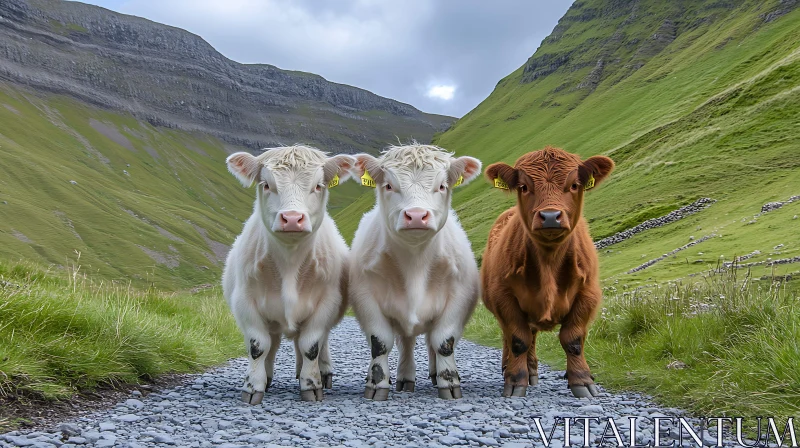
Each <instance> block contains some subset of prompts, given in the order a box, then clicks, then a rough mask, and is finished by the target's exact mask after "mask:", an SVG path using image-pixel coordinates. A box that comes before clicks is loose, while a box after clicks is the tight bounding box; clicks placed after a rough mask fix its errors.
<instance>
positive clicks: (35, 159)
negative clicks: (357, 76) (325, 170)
mask: <svg viewBox="0 0 800 448" xmlns="http://www.w3.org/2000/svg"><path fill="white" fill-rule="evenodd" d="M451 121H452V119H451V118H450V117H443V116H437V115H431V114H425V113H422V112H420V111H418V110H417V109H415V108H413V107H411V106H409V105H407V104H403V103H400V102H397V101H394V100H391V99H387V98H382V97H379V96H377V95H374V94H372V93H370V92H367V91H365V90H362V89H357V88H354V87H350V86H344V85H340V84H335V83H331V82H328V81H325V80H324V79H323V78H321V77H319V76H316V75H312V74H308V73H300V72H289V71H284V70H280V69H277V68H275V67H272V66H268V65H242V64H238V63H236V62H233V61H230V60H228V59H226V58H225V57H224V56H222V55H220V54H219V53H217V52H216V51H215V50H214V49H213V48H212V47H211V46H210V45H208V44H207V43H206V42H205V41H203V40H202V39H200V38H199V37H197V36H195V35H193V34H190V33H188V32H186V31H183V30H180V29H176V28H172V27H168V26H165V25H161V24H157V23H153V22H150V21H147V20H144V19H140V18H137V17H131V16H125V15H122V14H117V13H114V12H111V11H108V10H105V9H103V8H98V7H95V6H89V5H84V4H80V3H74V2H65V1H56V0H30V1H27V0H4V1H2V2H0V257H2V258H4V259H12V260H20V259H22V260H26V261H27V260H31V261H34V262H37V263H41V264H44V265H53V266H72V265H73V264H74V265H78V264H80V265H81V266H82V269H83V271H84V272H86V271H89V272H92V273H94V274H96V275H98V276H99V277H100V278H105V279H110V280H114V281H119V282H125V283H127V282H133V283H134V284H135V285H138V286H144V285H150V284H153V283H155V284H156V285H157V286H159V287H163V288H167V289H171V288H186V287H193V286H197V285H200V284H208V283H216V282H217V281H218V280H219V275H220V272H221V267H222V263H223V261H224V257H225V254H226V251H227V247H228V245H229V244H230V243H231V242H232V241H233V238H234V237H235V236H236V235H237V234H238V233H239V232H240V231H241V226H242V221H243V220H244V219H246V218H247V217H248V216H249V214H250V211H251V208H252V200H253V194H252V190H245V189H243V188H241V186H240V185H239V184H238V182H236V180H235V179H234V178H233V177H232V176H231V175H230V174H229V173H228V172H227V169H226V167H225V163H224V161H225V158H226V156H227V155H228V154H229V153H230V152H232V151H236V150H243V149H245V148H250V149H254V148H261V147H265V146H270V145H277V144H282V143H295V142H305V143H311V144H316V145H319V146H320V147H321V148H323V149H324V150H327V151H331V152H335V151H343V152H355V151H373V152H374V151H377V150H378V149H380V148H381V147H383V146H385V145H386V144H387V143H389V142H392V141H395V140H396V138H398V137H400V138H412V137H413V138H417V139H419V140H421V141H427V140H428V139H430V137H431V136H432V135H433V134H434V132H437V131H439V130H441V129H443V127H446V126H447V125H449V123H450V122H451ZM360 193H361V190H359V189H358V187H356V186H355V185H354V184H346V185H342V186H341V187H339V188H337V189H335V190H333V191H332V193H331V204H330V206H331V209H332V210H336V209H338V208H341V207H343V206H344V205H346V204H349V203H350V202H352V200H353V199H354V198H355V197H357V196H358V195H359V194H360Z"/></svg>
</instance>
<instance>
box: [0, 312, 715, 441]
mask: <svg viewBox="0 0 800 448" xmlns="http://www.w3.org/2000/svg"><path fill="white" fill-rule="evenodd" d="M331 343H332V345H331V351H332V356H333V359H334V362H335V369H336V370H335V376H334V389H333V390H326V391H325V400H324V401H323V402H322V403H304V402H300V401H299V399H298V385H297V380H295V378H294V353H293V348H292V344H291V343H288V342H287V341H284V343H283V344H282V345H281V348H280V351H279V352H278V357H277V362H276V364H277V366H276V373H275V380H274V382H273V385H272V388H270V390H269V391H268V393H267V394H266V395H265V396H264V402H263V404H262V405H260V406H255V407H249V406H246V405H244V404H242V403H240V402H239V395H240V393H239V386H240V385H241V382H242V379H243V375H244V372H245V368H246V366H247V360H246V359H244V358H242V359H235V360H232V361H231V362H230V363H228V364H227V365H225V366H224V367H221V368H218V369H215V370H212V371H209V372H206V373H204V374H199V375H196V376H194V377H193V379H191V380H189V382H187V383H186V384H184V385H182V386H178V387H175V388H174V389H168V390H164V391H160V392H158V393H152V394H150V395H148V396H147V397H146V398H144V397H140V396H136V395H132V396H131V397H130V399H128V400H127V401H125V402H123V403H120V404H118V405H117V406H116V407H115V408H113V409H109V410H107V411H103V412H99V413H97V414H94V415H92V416H89V417H84V418H81V419H79V420H77V421H73V422H67V423H64V424H61V425H60V427H59V428H58V429H56V428H53V431H54V432H36V433H25V434H23V433H16V432H12V433H8V434H5V435H0V446H1V447H14V446H42V447H45V446H46V447H52V446H53V445H56V446H61V447H62V448H70V447H72V446H95V447H103V446H118V447H126V446H127V447H140V446H172V445H174V446H189V447H206V446H221V447H235V446H348V447H357V446H367V445H371V446H440V445H444V446H453V445H472V446H478V445H487V446H506V447H525V446H542V439H541V437H540V435H539V433H538V431H537V430H536V427H535V426H534V424H533V422H532V420H531V419H532V417H541V418H542V420H541V421H542V425H543V426H544V428H545V431H546V433H547V434H548V436H549V431H550V427H551V426H552V424H553V419H554V417H556V416H560V417H569V416H572V417H576V416H598V417H602V418H608V417H614V418H615V421H616V423H617V424H618V425H619V426H620V431H621V432H622V433H623V437H625V438H627V437H628V435H629V434H630V433H629V431H628V430H627V429H626V428H627V426H626V423H627V422H628V419H627V416H639V417H649V418H653V417H656V416H664V415H665V414H666V415H670V416H674V415H678V414H680V411H678V410H675V409H663V408H658V407H657V406H654V405H653V404H652V403H650V402H649V401H647V400H646V399H644V398H642V397H641V396H638V395H634V394H622V395H612V394H608V393H602V394H601V395H600V396H599V397H596V398H594V399H591V400H587V399H582V400H580V399H576V398H573V397H572V395H571V393H570V392H569V389H567V383H566V380H564V379H563V378H562V376H563V373H564V372H563V371H552V370H550V369H549V368H548V367H547V366H542V367H540V382H539V385H538V386H537V387H531V388H529V389H528V397H526V398H502V397H500V392H501V391H502V387H503V378H502V375H501V373H500V352H499V350H496V349H493V348H487V347H483V346H480V345H476V344H472V343H470V342H467V341H461V343H460V344H459V345H458V348H457V351H456V358H457V363H458V368H459V371H460V373H461V378H462V390H463V394H464V398H463V399H461V400H453V401H443V400H439V399H438V398H437V396H436V391H435V390H434V388H433V386H432V385H431V384H430V382H429V381H428V379H427V378H428V375H427V352H426V349H425V346H424V344H423V342H422V339H420V340H419V341H418V342H417V349H416V359H417V380H418V382H417V390H416V392H414V393H400V392H394V391H393V392H392V393H391V395H390V396H389V400H388V401H386V402H371V401H367V400H365V399H364V398H362V394H363V390H364V378H365V376H366V369H367V367H368V364H369V356H370V355H369V347H368V346H367V344H366V342H365V340H364V337H363V336H362V334H361V331H360V330H359V328H358V324H357V323H356V322H355V320H353V319H352V318H345V320H344V321H343V322H342V323H341V324H340V325H339V326H338V327H337V328H336V329H335V330H334V331H333V334H332V335H331ZM396 355H397V351H396V350H394V351H393V356H392V357H391V358H390V363H391V364H390V365H391V367H392V369H395V367H396V365H397V356H396ZM134 394H138V392H135V393H134ZM641 420H642V421H641V422H638V421H637V426H638V427H639V428H640V429H639V432H638V433H637V435H641V439H642V440H644V441H649V440H652V435H653V434H652V423H647V422H645V421H644V420H645V419H641ZM604 427H605V420H603V423H602V424H594V425H591V424H590V431H591V443H592V444H594V443H595V440H596V439H597V438H598V437H599V436H600V435H601V434H602V432H603V430H604ZM668 432H669V431H668ZM570 433H571V434H572V437H573V444H578V445H580V444H581V442H582V437H583V427H582V424H581V423H577V424H576V425H575V426H573V428H572V431H571V432H570ZM555 437H556V439H557V440H555V441H554V442H553V443H552V444H551V445H550V446H551V447H556V448H560V447H561V446H562V441H563V425H560V426H558V427H557V429H556V430H555ZM707 437H708V436H707V435H706V438H707ZM637 438H639V437H637ZM625 443H626V445H627V444H628V441H627V440H626V442H625ZM676 445H677V444H676Z"/></svg>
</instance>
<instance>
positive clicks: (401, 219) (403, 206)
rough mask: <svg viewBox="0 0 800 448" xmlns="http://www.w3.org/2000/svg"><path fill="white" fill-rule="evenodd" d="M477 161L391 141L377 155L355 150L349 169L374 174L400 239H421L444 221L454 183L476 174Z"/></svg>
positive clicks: (387, 215)
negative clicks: (353, 164)
mask: <svg viewBox="0 0 800 448" xmlns="http://www.w3.org/2000/svg"><path fill="white" fill-rule="evenodd" d="M480 170H481V162H480V161H479V160H478V159H475V158H472V157H466V156H464V157H458V158H455V157H453V156H452V155H451V154H450V153H448V152H446V151H444V150H442V149H441V148H438V147H436V146H431V145H407V146H394V147H390V148H389V149H388V150H386V151H384V152H383V153H382V154H381V157H380V158H375V157H373V156H371V155H369V154H359V155H357V156H356V164H355V168H354V169H353V174H354V175H356V176H358V177H361V176H363V175H364V173H365V171H367V172H368V173H369V175H370V177H372V178H373V179H374V180H375V184H376V188H377V190H378V191H377V201H378V207H379V210H380V213H381V216H382V218H383V221H384V223H385V225H386V227H387V228H388V230H389V231H390V232H391V233H392V234H393V235H395V236H396V237H398V238H399V239H401V240H404V241H407V242H410V243H419V242H422V241H425V240H427V239H430V238H431V237H432V236H433V235H434V234H436V232H438V231H439V230H441V229H442V227H444V225H445V223H446V222H447V216H448V215H449V213H450V201H451V198H452V191H453V188H455V187H456V184H459V185H464V184H467V183H469V182H470V181H471V180H472V179H474V178H475V177H476V176H478V174H480Z"/></svg>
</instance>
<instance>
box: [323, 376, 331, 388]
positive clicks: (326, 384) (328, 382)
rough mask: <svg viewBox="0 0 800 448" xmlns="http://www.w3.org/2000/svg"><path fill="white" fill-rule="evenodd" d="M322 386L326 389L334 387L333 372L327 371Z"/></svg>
mask: <svg viewBox="0 0 800 448" xmlns="http://www.w3.org/2000/svg"><path fill="white" fill-rule="evenodd" d="M322 387H324V388H325V389H333V374H332V373H326V374H325V375H322Z"/></svg>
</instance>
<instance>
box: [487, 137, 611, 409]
mask: <svg viewBox="0 0 800 448" xmlns="http://www.w3.org/2000/svg"><path fill="white" fill-rule="evenodd" d="M612 169H614V162H613V161H612V160H611V159H609V158H608V157H604V156H594V157H590V158H588V159H587V160H584V161H581V159H580V157H578V156H577V155H575V154H570V153H568V152H566V151H563V150H561V149H557V148H552V147H546V148H544V149H542V150H540V151H534V152H530V153H528V154H525V155H523V156H522V157H520V158H519V159H518V160H517V162H516V164H515V165H514V167H511V166H508V165H507V164H505V163H502V162H501V163H495V164H493V165H491V166H489V168H487V169H486V177H487V178H488V179H489V180H491V181H492V182H494V184H495V186H497V187H498V188H503V189H508V190H513V191H516V194H517V205H516V206H515V207H512V208H510V209H508V210H506V211H505V212H503V214H501V215H500V217H499V218H497V221H495V223H494V226H493V227H492V230H491V232H490V233H489V240H488V242H487V244H486V251H485V252H484V254H483V265H482V267H481V279H482V281H483V302H484V304H486V308H488V309H489V311H491V312H492V313H493V314H494V315H495V317H496V318H497V320H498V322H499V323H500V327H501V329H502V331H503V361H502V364H503V376H504V378H505V387H504V388H503V396H505V397H508V396H518V397H522V396H525V394H526V392H527V387H528V385H529V384H533V385H535V384H537V383H538V382H539V374H538V368H539V367H538V364H539V361H538V359H537V358H536V334H537V333H538V332H539V331H549V330H552V329H553V328H554V327H555V326H556V325H559V324H560V325H561V330H560V331H559V339H560V340H561V346H562V347H563V348H564V351H565V352H566V354H567V381H568V384H569V388H570V390H572V393H573V394H574V395H575V396H576V397H591V396H594V395H597V393H598V391H597V387H596V386H595V385H594V381H593V379H592V375H591V373H590V372H589V365H588V364H587V363H586V359H585V358H584V356H583V344H584V341H585V339H586V333H587V330H588V326H589V323H590V321H591V320H592V318H593V317H594V314H595V311H596V310H597V307H598V306H599V305H600V300H601V298H602V291H601V289H600V281H599V272H598V261H597V253H596V251H595V248H594V245H593V244H592V238H591V237H590V236H589V227H588V225H587V224H586V220H584V219H583V216H582V212H583V194H584V191H585V190H589V189H591V188H593V187H594V186H595V185H596V184H597V183H599V182H600V181H602V180H603V179H604V178H605V177H606V176H608V174H609V173H610V172H611V170H612Z"/></svg>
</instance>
